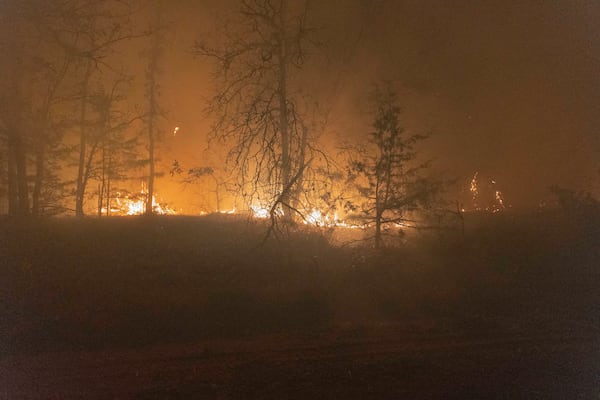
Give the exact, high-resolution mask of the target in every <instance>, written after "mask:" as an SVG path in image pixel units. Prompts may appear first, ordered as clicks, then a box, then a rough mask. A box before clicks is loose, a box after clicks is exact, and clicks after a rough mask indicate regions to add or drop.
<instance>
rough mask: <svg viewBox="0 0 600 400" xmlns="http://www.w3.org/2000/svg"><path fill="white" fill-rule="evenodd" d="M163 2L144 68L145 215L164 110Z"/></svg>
mask: <svg viewBox="0 0 600 400" xmlns="http://www.w3.org/2000/svg"><path fill="white" fill-rule="evenodd" d="M164 11H165V10H164V2H163V0H157V1H156V4H155V9H154V17H153V22H152V25H153V26H152V34H151V36H150V40H151V41H150V49H149V53H148V66H147V68H146V100H147V101H148V113H147V115H146V129H147V132H148V191H147V193H146V215H152V214H154V209H153V198H154V181H155V177H156V157H155V151H156V141H157V138H158V134H159V132H160V130H159V127H158V125H159V119H160V118H161V117H163V116H164V112H163V110H162V109H161V107H160V104H159V97H160V84H159V77H160V74H161V69H160V60H161V58H162V56H163V52H164V51H163V42H164V26H163V24H164V21H163V18H164V17H163V14H164Z"/></svg>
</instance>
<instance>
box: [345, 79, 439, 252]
mask: <svg viewBox="0 0 600 400" xmlns="http://www.w3.org/2000/svg"><path fill="white" fill-rule="evenodd" d="M397 97H398V96H397V93H396V91H395V90H394V89H393V88H392V86H391V84H390V83H388V82H386V83H385V84H382V85H378V86H376V88H375V90H374V106H375V109H374V120H373V125H372V126H373V131H372V132H370V133H369V136H368V141H367V143H366V144H364V145H359V146H354V147H353V148H352V151H351V157H350V161H349V164H348V167H347V170H348V176H349V182H350V183H351V184H352V186H354V187H355V188H356V189H357V191H358V193H359V194H360V197H359V198H358V199H357V200H353V201H352V200H351V201H349V202H348V203H347V208H348V209H349V212H350V216H352V217H354V218H355V219H359V220H361V221H363V222H364V224H365V225H367V226H374V227H375V235H374V239H375V247H376V248H380V247H381V246H382V243H383V234H384V230H385V229H387V228H390V227H394V226H398V227H401V226H402V225H403V223H405V222H406V218H407V213H408V212H411V211H416V210H419V209H422V208H424V207H427V206H428V205H430V204H431V203H432V200H433V198H434V197H435V196H434V195H435V193H436V192H437V187H438V185H437V184H435V183H434V182H432V181H430V180H428V179H427V178H424V177H423V176H422V172H423V171H424V170H425V169H426V168H427V167H428V163H423V164H416V163H415V158H416V156H417V153H416V150H415V145H416V144H417V143H418V142H420V141H422V140H424V139H425V138H426V136H423V135H418V134H413V135H407V134H406V133H405V132H404V129H403V128H402V127H401V126H400V107H399V106H398V99H397Z"/></svg>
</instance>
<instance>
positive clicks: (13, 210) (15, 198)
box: [7, 140, 19, 215]
mask: <svg viewBox="0 0 600 400" xmlns="http://www.w3.org/2000/svg"><path fill="white" fill-rule="evenodd" d="M11 142H12V140H11V141H9V143H8V148H7V150H8V151H7V155H8V157H7V158H8V168H7V172H8V215H17V214H18V213H19V212H18V210H19V192H18V189H17V187H18V186H17V159H16V157H15V152H14V150H13V148H12V147H13V145H12V143H11Z"/></svg>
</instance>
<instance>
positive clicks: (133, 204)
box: [102, 184, 177, 215]
mask: <svg viewBox="0 0 600 400" xmlns="http://www.w3.org/2000/svg"><path fill="white" fill-rule="evenodd" d="M147 196H148V190H147V189H146V186H145V185H144V184H142V189H141V191H140V192H139V193H134V194H132V195H124V196H123V195H121V193H119V192H117V197H115V201H116V203H117V206H116V207H111V210H110V211H111V214H113V215H142V214H145V213H146V198H147ZM152 211H153V212H154V214H158V215H173V214H177V212H176V211H175V210H173V209H172V208H170V207H168V206H167V205H165V204H161V203H159V202H158V201H156V196H155V195H152ZM102 212H103V213H106V207H104V208H103V209H102Z"/></svg>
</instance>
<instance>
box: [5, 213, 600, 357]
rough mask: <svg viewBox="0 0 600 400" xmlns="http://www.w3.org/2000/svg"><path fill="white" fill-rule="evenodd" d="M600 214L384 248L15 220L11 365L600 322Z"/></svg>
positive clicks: (129, 224) (490, 224)
mask: <svg viewBox="0 0 600 400" xmlns="http://www.w3.org/2000/svg"><path fill="white" fill-rule="evenodd" d="M599 222H600V218H598V215H597V214H595V213H586V214H585V215H578V214H565V213H559V212H553V213H544V214H522V215H518V214H505V215H469V216H468V218H467V221H466V227H467V229H466V235H465V237H462V236H461V235H460V234H459V233H458V232H447V231H444V232H442V231H440V232H436V231H427V232H420V233H415V234H411V235H409V237H408V240H407V241H406V243H405V244H403V245H402V246H398V247H394V248H388V249H385V250H383V251H381V252H374V251H373V250H372V249H370V248H367V247H356V246H355V247H339V246H337V247H336V246H333V245H330V244H329V243H328V241H327V240H326V235H324V234H323V232H321V231H319V230H316V229H308V228H305V227H301V228H298V229H295V230H292V231H290V232H289V233H288V235H287V236H285V238H284V237H279V238H271V239H269V240H268V241H267V242H266V243H265V244H264V245H263V246H258V245H259V244H260V243H261V241H262V238H263V235H264V232H265V229H266V227H265V226H264V225H263V224H262V223H260V222H248V221H247V220H246V219H243V218H239V217H235V216H226V215H212V216H206V217H201V218H196V217H156V218H143V217H131V218H113V219H100V220H99V219H91V218H90V219H84V220H75V219H47V220H11V219H5V220H3V221H2V223H1V227H0V255H1V258H0V354H4V355H6V354H22V353H36V352H41V351H50V350H71V349H75V350H79V349H96V348H112V347H133V346H144V345H148V344H155V343H172V342H187V341H193V340H197V339H202V338H212V337H242V336H251V335H258V334H269V333H284V334H286V333H290V334H296V333H300V334H304V333H314V332H320V331H324V330H332V329H339V328H340V327H344V329H363V328H369V327H373V326H378V325H381V324H395V325H398V326H404V327H406V329H407V330H415V331H419V332H424V331H425V333H427V332H426V331H431V332H436V333H440V332H443V333H445V334H461V335H465V334H469V335H476V334H486V333H489V332H502V331H507V330H524V331H531V330H538V331H540V332H542V333H543V332H547V331H549V330H553V329H563V328H568V329H571V330H579V331H581V332H582V333H583V332H584V331H586V332H587V331H589V330H596V331H597V329H598V328H599V327H600V319H599V318H600V312H599V311H600V290H599V289H600V270H599V269H598V266H599V265H600V248H599V247H600V246H598V243H600V231H599V227H600V223H599Z"/></svg>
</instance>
